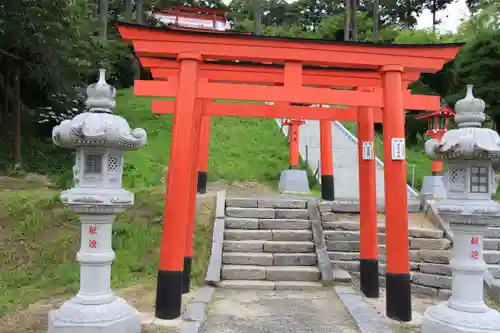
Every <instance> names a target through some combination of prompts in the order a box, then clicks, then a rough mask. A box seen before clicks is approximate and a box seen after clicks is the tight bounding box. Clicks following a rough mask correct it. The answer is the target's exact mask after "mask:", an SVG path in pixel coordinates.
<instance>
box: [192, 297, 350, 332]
mask: <svg viewBox="0 0 500 333" xmlns="http://www.w3.org/2000/svg"><path fill="white" fill-rule="evenodd" d="M201 332H203V333H288V332H289V333H323V332H325V333H326V332H328V333H331V332H339V333H358V332H359V331H358V329H357V328H356V326H355V324H354V320H353V319H352V318H351V317H350V315H349V314H348V313H347V311H346V310H345V309H344V307H343V305H342V303H341V302H340V300H339V299H338V298H337V296H336V295H335V293H334V292H333V290H331V289H326V288H325V289H323V290H318V291H255V290H228V289H218V290H217V291H216V294H215V296H214V300H213V302H212V304H211V305H210V308H209V313H208V318H207V320H206V321H205V323H204V324H203V327H202V329H201Z"/></svg>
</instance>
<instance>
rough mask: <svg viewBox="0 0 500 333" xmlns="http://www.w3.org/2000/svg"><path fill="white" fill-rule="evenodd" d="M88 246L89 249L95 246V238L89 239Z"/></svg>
mask: <svg viewBox="0 0 500 333" xmlns="http://www.w3.org/2000/svg"><path fill="white" fill-rule="evenodd" d="M89 248H91V249H95V248H97V241H96V240H95V239H91V240H89Z"/></svg>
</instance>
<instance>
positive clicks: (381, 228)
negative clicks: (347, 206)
mask: <svg viewBox="0 0 500 333" xmlns="http://www.w3.org/2000/svg"><path fill="white" fill-rule="evenodd" d="M322 225H323V229H324V230H325V236H326V234H333V233H334V232H343V231H349V232H356V231H357V232H358V234H359V230H360V224H359V222H355V221H335V222H322ZM377 231H378V233H379V235H380V234H385V225H378V226H377ZM408 235H409V236H410V237H413V238H436V239H438V238H442V237H443V236H444V231H442V230H437V229H429V228H412V227H410V228H409V229H408ZM347 237H348V236H347ZM346 240H347V239H346Z"/></svg>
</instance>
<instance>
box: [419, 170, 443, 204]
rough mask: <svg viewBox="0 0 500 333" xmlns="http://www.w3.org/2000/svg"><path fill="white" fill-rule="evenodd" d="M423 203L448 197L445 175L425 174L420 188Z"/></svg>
mask: <svg viewBox="0 0 500 333" xmlns="http://www.w3.org/2000/svg"><path fill="white" fill-rule="evenodd" d="M420 193H421V198H422V204H423V205H425V201H426V200H441V199H446V196H447V193H446V187H445V182H444V177H443V176H425V177H424V182H423V184H422V189H421V190H420Z"/></svg>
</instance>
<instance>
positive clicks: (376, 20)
mask: <svg viewBox="0 0 500 333" xmlns="http://www.w3.org/2000/svg"><path fill="white" fill-rule="evenodd" d="M373 41H374V42H378V41H380V0H373Z"/></svg>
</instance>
